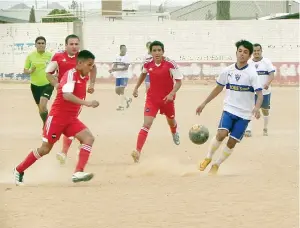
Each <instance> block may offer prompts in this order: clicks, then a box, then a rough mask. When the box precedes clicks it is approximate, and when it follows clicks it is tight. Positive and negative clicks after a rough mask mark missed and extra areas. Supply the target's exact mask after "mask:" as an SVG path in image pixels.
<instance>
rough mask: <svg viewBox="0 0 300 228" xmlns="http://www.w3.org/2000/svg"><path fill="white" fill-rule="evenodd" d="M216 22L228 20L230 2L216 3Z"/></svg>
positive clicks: (227, 0) (226, 0)
mask: <svg viewBox="0 0 300 228" xmlns="http://www.w3.org/2000/svg"><path fill="white" fill-rule="evenodd" d="M216 19H217V20H230V0H223V1H220V0H218V1H217V18H216Z"/></svg>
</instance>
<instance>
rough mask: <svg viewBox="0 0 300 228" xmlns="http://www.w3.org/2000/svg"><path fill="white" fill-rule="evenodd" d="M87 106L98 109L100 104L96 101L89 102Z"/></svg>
mask: <svg viewBox="0 0 300 228" xmlns="http://www.w3.org/2000/svg"><path fill="white" fill-rule="evenodd" d="M86 106H87V107H92V108H97V107H98V106H99V102H98V101H95V100H92V101H88V102H87V105H86Z"/></svg>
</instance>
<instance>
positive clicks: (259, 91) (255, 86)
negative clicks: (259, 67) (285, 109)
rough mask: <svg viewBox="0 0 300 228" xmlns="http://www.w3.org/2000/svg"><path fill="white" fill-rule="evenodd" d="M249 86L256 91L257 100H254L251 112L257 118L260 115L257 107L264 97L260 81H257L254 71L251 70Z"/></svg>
mask: <svg viewBox="0 0 300 228" xmlns="http://www.w3.org/2000/svg"><path fill="white" fill-rule="evenodd" d="M251 86H252V87H253V89H254V91H255V93H256V96H257V100H256V103H255V106H254V109H253V111H252V113H253V115H254V116H255V117H256V118H257V119H258V118H259V117H260V112H259V109H260V107H261V105H262V103H263V100H264V97H263V93H262V86H261V84H260V81H259V78H258V75H257V72H256V71H254V72H253V76H252V77H251Z"/></svg>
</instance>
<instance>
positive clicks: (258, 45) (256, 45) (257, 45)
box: [253, 43, 262, 50]
mask: <svg viewBox="0 0 300 228" xmlns="http://www.w3.org/2000/svg"><path fill="white" fill-rule="evenodd" d="M253 47H260V50H262V46H261V45H260V44H258V43H255V44H253Z"/></svg>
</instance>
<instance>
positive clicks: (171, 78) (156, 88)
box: [143, 57, 183, 101]
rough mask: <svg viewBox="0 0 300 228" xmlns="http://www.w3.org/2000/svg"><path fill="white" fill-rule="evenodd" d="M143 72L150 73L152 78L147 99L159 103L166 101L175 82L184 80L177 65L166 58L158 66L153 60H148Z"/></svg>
mask: <svg viewBox="0 0 300 228" xmlns="http://www.w3.org/2000/svg"><path fill="white" fill-rule="evenodd" d="M143 72H144V73H149V78H150V88H149V90H148V93H147V97H148V98H151V99H154V100H157V101H158V100H162V99H164V98H165V97H166V96H167V95H168V94H169V93H170V92H171V91H172V90H173V87H174V83H175V80H181V79H182V78H183V75H182V74H181V73H180V70H179V68H178V66H177V64H176V63H175V62H174V61H172V60H170V59H169V58H166V57H163V60H162V62H161V63H160V64H156V63H155V62H154V60H153V58H151V59H149V60H147V61H146V62H145V63H144V66H143Z"/></svg>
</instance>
